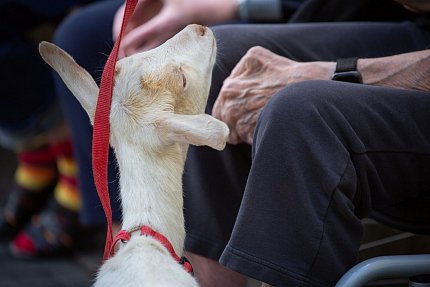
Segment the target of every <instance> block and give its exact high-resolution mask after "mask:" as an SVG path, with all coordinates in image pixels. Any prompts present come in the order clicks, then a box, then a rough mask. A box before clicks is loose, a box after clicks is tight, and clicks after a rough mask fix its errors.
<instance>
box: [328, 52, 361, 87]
mask: <svg viewBox="0 0 430 287" xmlns="http://www.w3.org/2000/svg"><path fill="white" fill-rule="evenodd" d="M357 61H358V58H345V59H338V60H337V61H336V71H335V72H334V75H333V77H332V78H331V79H332V80H334V81H342V82H349V83H358V84H362V83H363V79H362V78H361V74H360V72H359V71H357Z"/></svg>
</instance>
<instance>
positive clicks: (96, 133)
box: [92, 0, 137, 260]
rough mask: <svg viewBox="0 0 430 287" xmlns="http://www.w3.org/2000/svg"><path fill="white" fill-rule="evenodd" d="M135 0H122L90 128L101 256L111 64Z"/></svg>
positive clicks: (109, 216) (109, 221)
mask: <svg viewBox="0 0 430 287" xmlns="http://www.w3.org/2000/svg"><path fill="white" fill-rule="evenodd" d="M136 4H137V0H126V5H125V11H124V18H123V21H122V25H121V31H120V33H119V36H118V39H117V40H116V41H115V45H114V46H113V49H112V52H111V53H110V55H109V58H108V60H107V62H106V64H105V67H104V70H103V74H102V80H101V83H100V91H99V97H98V100H97V107H96V112H95V117H94V129H93V146H92V153H93V162H92V164H93V176H94V182H95V184H96V188H97V193H98V195H99V197H100V201H101V203H102V206H103V210H104V212H105V214H106V220H107V234H106V245H105V250H104V255H103V259H104V260H107V259H108V258H109V254H110V250H111V246H112V243H113V239H112V209H111V205H110V198H109V190H108V184H107V182H108V178H107V161H108V151H109V135H110V126H109V115H110V107H111V102H112V90H113V83H114V74H115V64H116V60H117V58H118V50H119V45H120V43H121V39H122V35H123V32H124V30H125V27H126V26H127V23H128V20H129V19H130V17H131V15H132V14H133V11H134V8H135V7H136Z"/></svg>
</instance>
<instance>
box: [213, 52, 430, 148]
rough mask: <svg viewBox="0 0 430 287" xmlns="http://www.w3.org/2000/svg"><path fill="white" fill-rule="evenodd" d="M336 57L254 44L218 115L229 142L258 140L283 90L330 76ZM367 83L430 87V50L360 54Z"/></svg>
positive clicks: (217, 105)
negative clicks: (264, 115) (307, 56)
mask: <svg viewBox="0 0 430 287" xmlns="http://www.w3.org/2000/svg"><path fill="white" fill-rule="evenodd" d="M335 68H336V63H335V62H296V61H293V60H290V59H287V58H285V57H281V56H278V55H276V54H274V53H272V52H270V51H268V50H266V49H264V48H261V47H254V48H251V49H250V50H249V51H248V53H247V54H246V55H245V56H244V57H243V58H242V59H241V60H240V61H239V63H238V64H237V65H236V67H235V68H234V69H233V71H232V73H231V75H230V76H229V77H228V78H227V79H226V80H225V81H224V85H223V87H222V89H221V91H220V94H219V96H218V99H217V101H216V102H215V105H214V108H213V115H214V116H215V117H217V118H218V119H220V120H222V121H224V122H225V123H226V124H227V125H228V126H229V128H230V136H229V140H228V142H229V143H231V144H238V143H241V142H246V143H248V144H251V143H252V138H253V135H254V129H255V125H256V122H257V118H258V116H259V114H260V112H261V110H262V109H263V107H264V106H265V105H266V103H267V102H268V101H269V99H270V98H271V97H272V96H273V95H274V94H275V93H276V92H278V91H279V90H281V89H282V88H285V87H286V86H288V85H291V84H293V83H297V82H301V81H305V80H330V79H331V78H332V76H333V73H334V71H335ZM357 68H358V71H359V72H360V73H361V75H362V79H363V84H367V85H378V86H387V87H395V88H405V89H417V90H424V91H430V50H424V51H418V52H412V53H406V54H400V55H395V56H390V57H383V58H369V59H359V60H358V63H357Z"/></svg>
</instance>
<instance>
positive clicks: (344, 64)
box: [335, 58, 358, 73]
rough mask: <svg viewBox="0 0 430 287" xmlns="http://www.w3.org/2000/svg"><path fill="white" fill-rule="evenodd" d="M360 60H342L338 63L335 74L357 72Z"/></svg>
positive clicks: (338, 60)
mask: <svg viewBox="0 0 430 287" xmlns="http://www.w3.org/2000/svg"><path fill="white" fill-rule="evenodd" d="M357 61H358V58H340V59H337V61H336V71H335V73H342V72H351V71H357Z"/></svg>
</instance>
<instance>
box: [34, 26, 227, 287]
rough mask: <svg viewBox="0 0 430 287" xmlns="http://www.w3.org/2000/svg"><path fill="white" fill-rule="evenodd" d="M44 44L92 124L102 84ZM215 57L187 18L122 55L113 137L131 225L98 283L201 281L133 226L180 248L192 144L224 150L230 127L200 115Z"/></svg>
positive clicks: (207, 36)
mask: <svg viewBox="0 0 430 287" xmlns="http://www.w3.org/2000/svg"><path fill="white" fill-rule="evenodd" d="M39 50H40V53H41V55H42V57H43V59H44V60H45V61H46V62H47V63H48V64H49V65H50V66H51V67H52V68H54V69H55V70H56V71H57V72H58V73H59V74H60V76H61V78H62V79H63V81H64V82H65V83H66V85H67V87H68V88H69V89H70V90H71V91H72V93H73V94H74V95H75V97H76V98H77V99H78V101H79V102H80V103H81V105H82V106H83V108H84V109H85V110H86V112H87V113H88V115H89V117H90V120H91V122H92V123H93V120H94V113H95V107H96V102H97V95H98V90H99V88H98V86H97V84H96V83H95V82H94V80H93V79H92V77H91V76H90V75H89V74H88V73H87V71H85V70H84V69H83V68H82V67H80V66H79V65H78V64H77V63H76V62H75V61H74V60H73V59H72V58H71V57H70V56H69V55H68V54H67V53H66V52H64V51H63V50H61V49H60V48H58V47H57V46H55V45H53V44H50V43H47V42H43V43H41V44H40V47H39ZM215 57H216V44H215V38H214V36H213V34H212V31H210V29H208V28H206V27H202V26H198V25H189V26H188V27H186V28H185V29H184V30H183V31H181V32H180V33H178V34H177V35H176V36H175V37H173V38H172V39H170V40H169V41H167V42H166V43H165V44H163V45H162V46H160V47H158V48H156V49H154V50H151V51H147V52H143V53H139V54H136V55H133V56H131V57H128V58H124V59H121V60H119V61H118V62H117V68H116V71H115V85H114V89H113V97H112V107H111V113H110V124H111V134H110V144H111V146H112V147H113V149H114V150H115V154H116V157H117V160H118V164H119V170H120V186H121V202H122V211H123V222H122V227H123V230H128V231H133V232H132V235H131V239H130V240H129V241H128V243H121V244H119V245H120V246H119V250H118V251H117V253H116V254H115V255H114V256H113V257H112V258H110V259H109V260H107V261H106V262H105V263H104V264H103V266H102V267H101V269H100V271H99V273H98V276H97V280H96V283H95V286H103V287H106V286H115V287H117V286H124V287H128V286H151V287H152V286H175V287H178V286H179V287H182V286H184V287H185V286H186V287H190V286H197V282H196V281H195V280H194V278H193V277H192V276H191V275H190V274H189V273H187V272H186V271H185V270H184V269H183V266H181V265H180V264H178V263H177V262H176V261H175V260H174V259H173V258H172V256H171V255H170V254H169V252H168V251H167V249H166V248H165V247H164V246H163V245H162V244H161V243H160V242H159V241H157V240H156V239H154V238H152V237H150V236H141V235H140V234H139V232H134V231H138V230H136V227H140V226H149V227H151V228H152V229H154V230H155V231H157V232H159V233H161V234H163V235H164V236H165V237H166V238H167V239H168V240H169V241H170V242H171V243H172V246H173V248H174V250H175V252H176V254H178V255H179V256H181V255H182V253H183V245H184V239H185V228H184V216H183V195H182V173H183V167H184V162H185V158H186V152H187V149H188V144H194V145H208V146H211V147H213V148H215V149H219V150H221V149H223V148H224V146H225V141H226V139H227V135H228V133H229V130H228V128H227V126H226V125H225V124H224V123H222V122H220V121H218V120H216V119H214V118H212V117H211V116H209V115H206V114H203V113H204V108H205V105H206V101H207V96H208V93H209V87H210V82H211V76H212V68H213V65H214V62H215Z"/></svg>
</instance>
